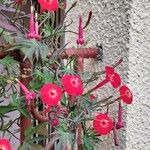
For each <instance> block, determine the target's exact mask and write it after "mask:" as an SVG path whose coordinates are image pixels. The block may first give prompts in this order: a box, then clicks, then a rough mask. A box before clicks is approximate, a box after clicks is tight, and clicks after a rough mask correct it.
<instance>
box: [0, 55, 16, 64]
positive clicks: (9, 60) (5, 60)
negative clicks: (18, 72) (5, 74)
mask: <svg viewBox="0 0 150 150" xmlns="http://www.w3.org/2000/svg"><path fill="white" fill-rule="evenodd" d="M17 63H18V61H16V60H14V58H13V57H11V56H6V57H4V58H3V59H0V64H2V65H4V66H7V67H12V65H13V64H17Z"/></svg>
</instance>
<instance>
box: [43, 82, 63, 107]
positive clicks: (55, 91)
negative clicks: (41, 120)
mask: <svg viewBox="0 0 150 150" xmlns="http://www.w3.org/2000/svg"><path fill="white" fill-rule="evenodd" d="M40 96H41V100H42V102H43V103H44V104H47V105H48V106H54V105H57V104H58V102H59V101H60V100H61V96H62V89H61V87H59V86H58V85H56V84H53V83H46V84H44V85H43V87H42V88H41V89H40Z"/></svg>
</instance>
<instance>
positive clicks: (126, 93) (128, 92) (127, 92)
mask: <svg viewBox="0 0 150 150" xmlns="http://www.w3.org/2000/svg"><path fill="white" fill-rule="evenodd" d="M125 95H126V96H127V97H129V98H130V97H131V96H132V94H131V92H130V91H129V90H126V92H125Z"/></svg>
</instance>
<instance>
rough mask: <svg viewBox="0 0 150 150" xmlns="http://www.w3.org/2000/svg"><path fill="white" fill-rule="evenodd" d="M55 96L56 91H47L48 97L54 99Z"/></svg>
mask: <svg viewBox="0 0 150 150" xmlns="http://www.w3.org/2000/svg"><path fill="white" fill-rule="evenodd" d="M56 95H57V91H56V90H54V89H52V90H51V91H49V96H50V97H56Z"/></svg>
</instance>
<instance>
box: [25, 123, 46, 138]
mask: <svg viewBox="0 0 150 150" xmlns="http://www.w3.org/2000/svg"><path fill="white" fill-rule="evenodd" d="M46 125H47V122H44V123H40V124H38V125H37V126H35V127H33V126H32V125H30V126H29V127H28V128H27V129H26V130H25V137H26V141H30V140H31V138H32V135H33V134H35V133H38V132H39V130H40V129H43V127H45V126H46Z"/></svg>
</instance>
